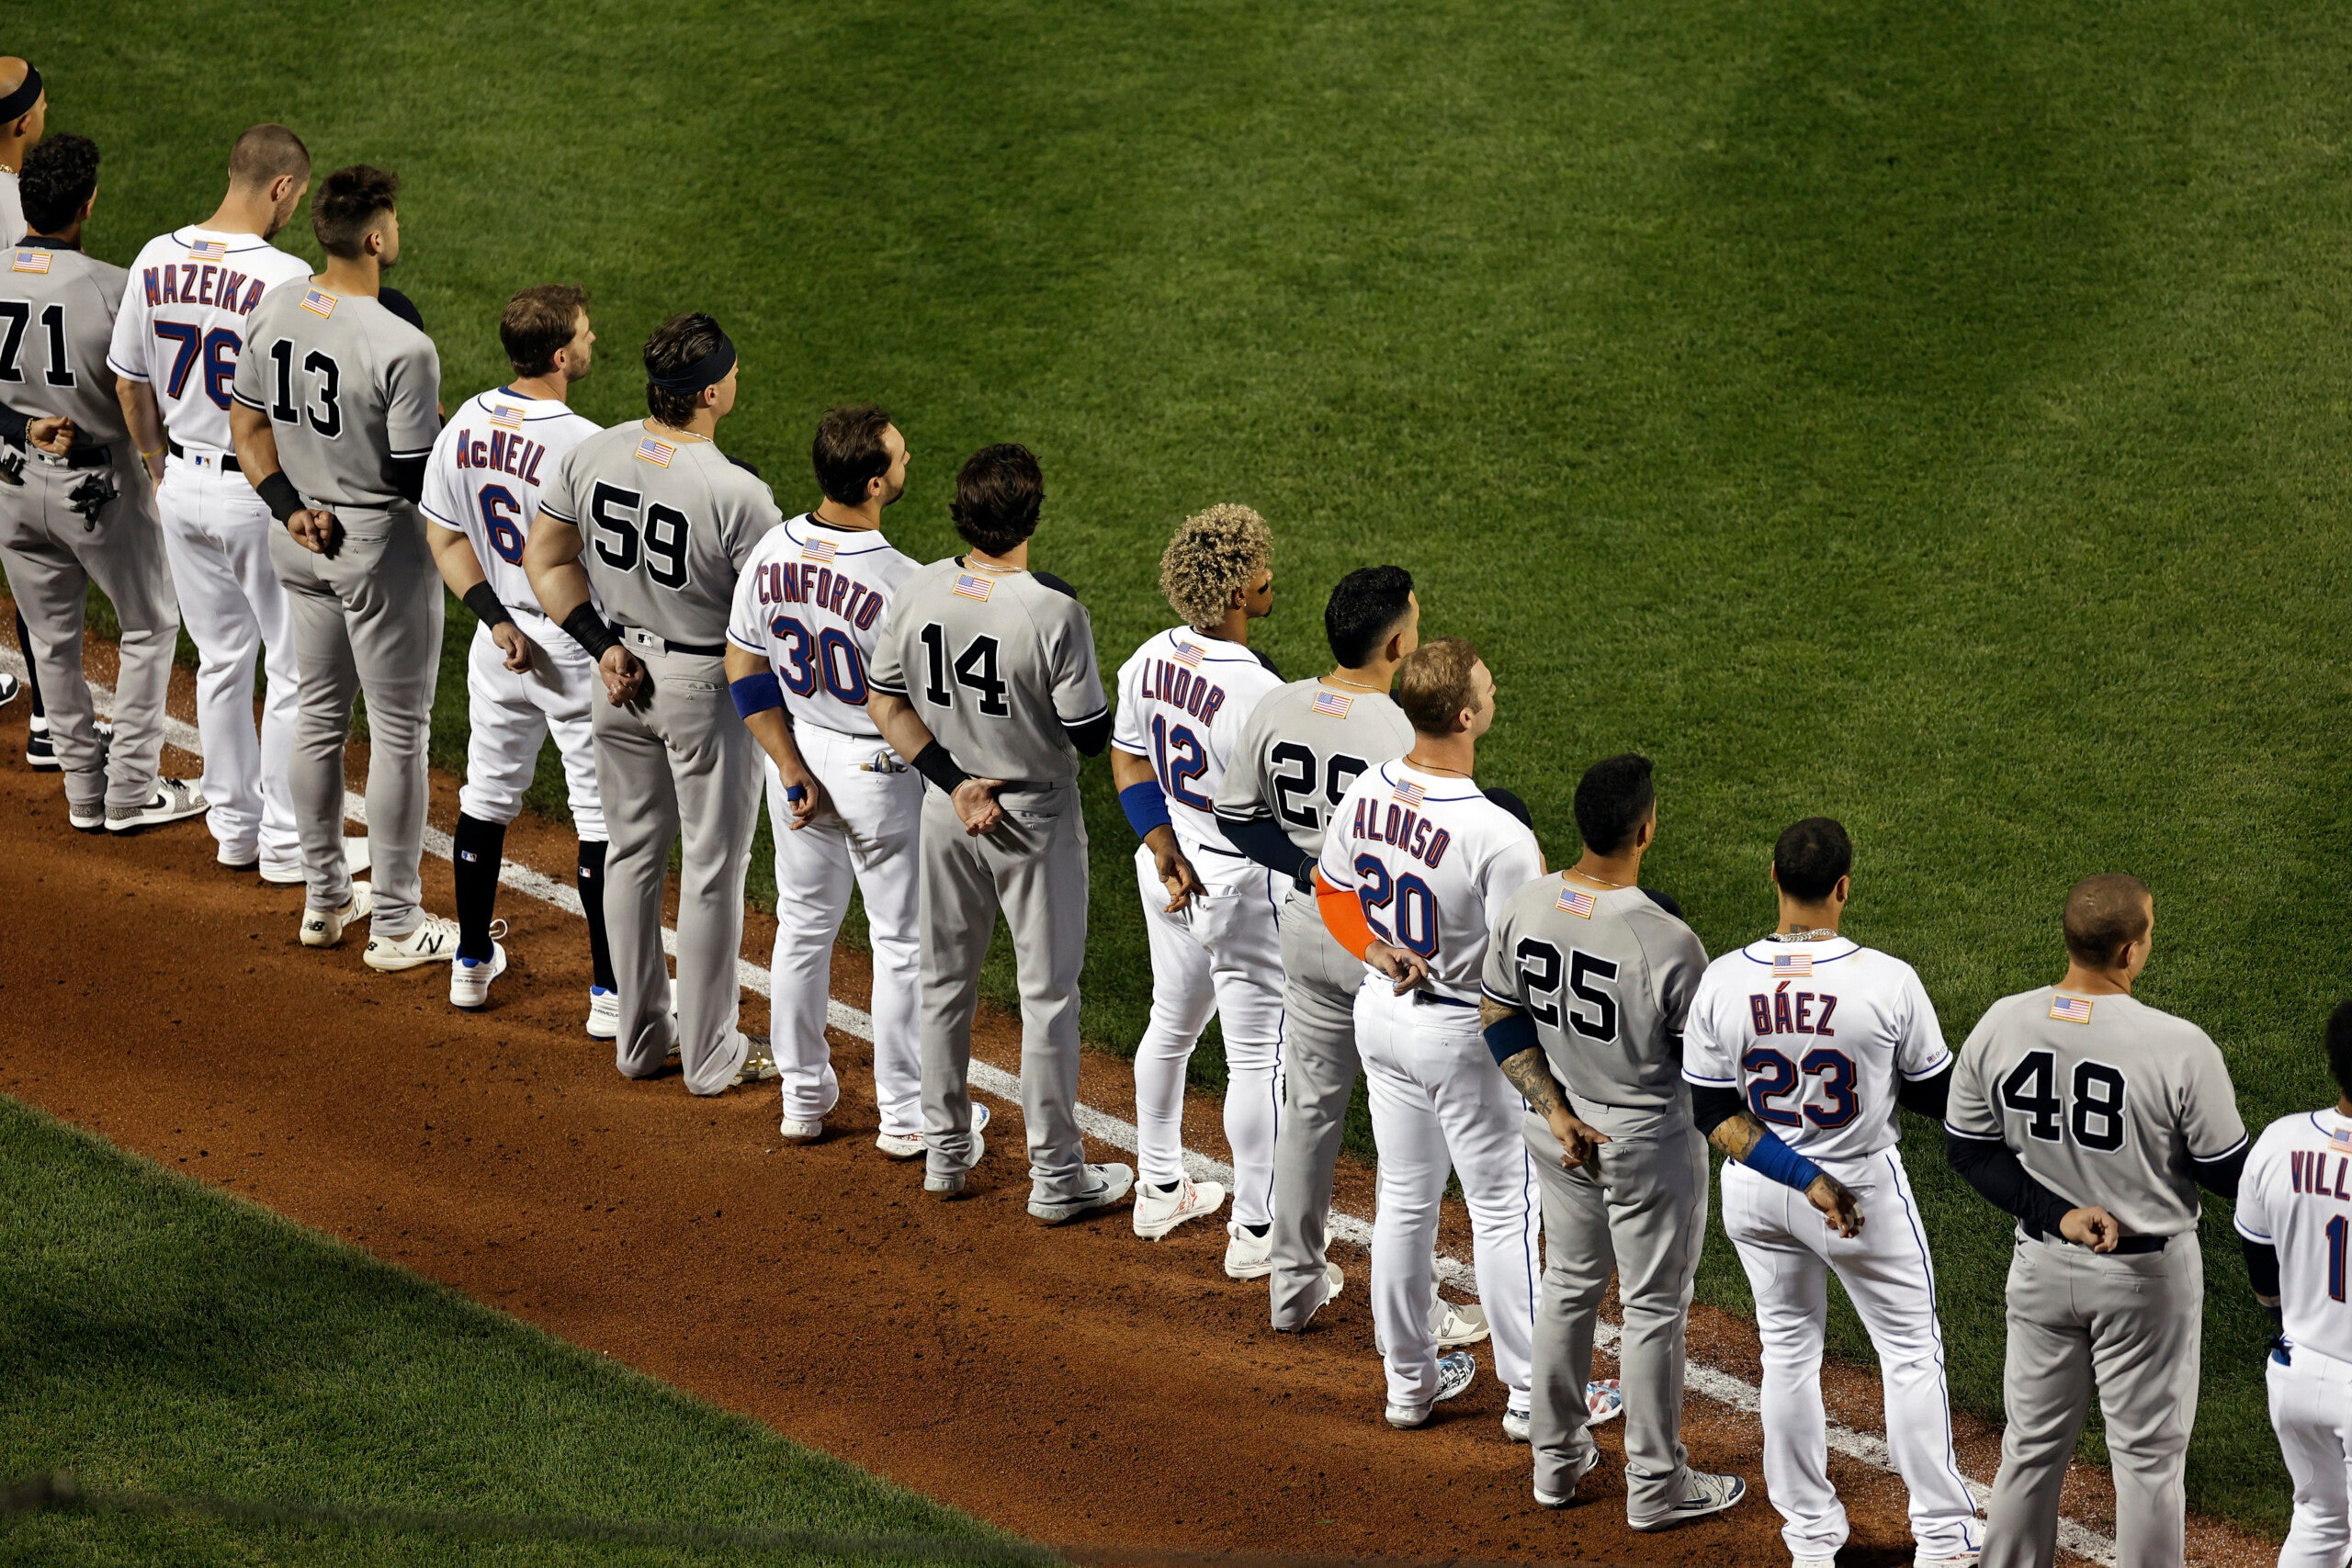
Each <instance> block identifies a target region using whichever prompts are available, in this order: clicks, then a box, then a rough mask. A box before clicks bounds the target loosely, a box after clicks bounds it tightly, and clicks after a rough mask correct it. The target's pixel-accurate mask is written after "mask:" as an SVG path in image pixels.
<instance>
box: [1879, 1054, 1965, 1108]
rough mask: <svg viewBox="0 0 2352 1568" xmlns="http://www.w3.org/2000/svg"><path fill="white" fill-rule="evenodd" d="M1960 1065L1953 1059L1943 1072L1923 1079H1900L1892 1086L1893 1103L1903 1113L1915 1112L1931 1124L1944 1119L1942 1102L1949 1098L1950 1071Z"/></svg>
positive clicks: (1946, 1064)
mask: <svg viewBox="0 0 2352 1568" xmlns="http://www.w3.org/2000/svg"><path fill="white" fill-rule="evenodd" d="M1959 1065H1960V1063H1959V1060H1958V1059H1957V1058H1954V1059H1953V1060H1951V1061H1949V1062H1946V1063H1945V1064H1944V1070H1943V1071H1942V1072H1939V1073H1933V1074H1930V1075H1929V1076H1928V1077H1924V1078H1916V1079H1915V1078H1901V1077H1898V1079H1897V1080H1896V1082H1895V1085H1894V1103H1895V1104H1897V1105H1900V1106H1901V1107H1903V1109H1904V1110H1905V1111H1917V1112H1918V1113H1919V1114H1920V1115H1922V1116H1925V1117H1926V1118H1928V1120H1929V1121H1931V1122H1940V1121H1942V1120H1943V1119H1944V1102H1945V1101H1946V1100H1950V1099H1951V1070H1952V1068H1954V1067H1956V1066H1959Z"/></svg>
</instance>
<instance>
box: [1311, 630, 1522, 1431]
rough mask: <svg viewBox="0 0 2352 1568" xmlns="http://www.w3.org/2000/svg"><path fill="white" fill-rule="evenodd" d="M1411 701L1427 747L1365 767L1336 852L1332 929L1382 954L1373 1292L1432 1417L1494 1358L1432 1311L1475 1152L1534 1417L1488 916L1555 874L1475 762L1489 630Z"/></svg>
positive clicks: (1401, 1374)
mask: <svg viewBox="0 0 2352 1568" xmlns="http://www.w3.org/2000/svg"><path fill="white" fill-rule="evenodd" d="M1397 706H1398V707H1400V708H1402V709H1403V710H1404V713H1405V716H1406V717H1407V718H1408V719H1409V720H1411V722H1412V726H1413V748H1412V750H1409V751H1408V752H1407V753H1406V754H1405V755H1404V756H1403V757H1401V758H1399V759H1397V761H1391V762H1383V763H1380V764H1378V765H1377V766H1374V767H1373V768H1372V769H1370V770H1369V771H1367V772H1366V773H1363V775H1362V776H1361V777H1359V778H1358V779H1357V780H1356V781H1355V782H1354V783H1353V784H1350V785H1349V786H1348V789H1347V793H1346V794H1345V795H1343V796H1341V798H1340V804H1339V807H1337V809H1336V810H1334V812H1333V813H1332V816H1331V831H1330V833H1329V835H1327V836H1326V838H1325V840H1324V843H1323V858H1322V861H1321V862H1320V863H1319V864H1318V865H1317V889H1318V893H1319V896H1320V897H1321V901H1322V907H1323V919H1324V923H1325V924H1326V925H1327V926H1328V927H1329V929H1330V931H1331V935H1332V937H1333V938H1334V940H1336V941H1337V942H1339V944H1340V946H1341V947H1343V948H1345V949H1347V950H1348V951H1349V952H1351V953H1357V954H1359V955H1360V956H1362V957H1363V959H1364V961H1365V962H1366V963H1367V964H1371V965H1372V966H1373V968H1374V969H1376V970H1377V971H1379V974H1378V975H1367V976H1364V979H1363V986H1362V988H1361V989H1359V990H1358V991H1357V993H1356V1020H1355V1021H1356V1030H1355V1032H1356V1041H1357V1044H1358V1048H1359V1049H1360V1050H1361V1051H1362V1052H1363V1068H1364V1079H1365V1086H1366V1088H1367V1089H1368V1090H1369V1092H1370V1095H1371V1100H1372V1133H1373V1138H1374V1141H1375V1142H1376V1143H1377V1144H1378V1145H1379V1146H1380V1197H1379V1207H1378V1208H1377V1210H1376V1211H1375V1213H1374V1219H1373V1228H1372V1310H1373V1321H1374V1326H1375V1327H1376V1328H1377V1329H1378V1330H1379V1335H1378V1337H1379V1339H1380V1341H1381V1346H1382V1360H1383V1362H1384V1363H1385V1366H1386V1368H1387V1381H1388V1409H1387V1416H1388V1423H1389V1425H1390V1426H1392V1427H1419V1426H1421V1425H1423V1424H1425V1423H1426V1422H1427V1421H1428V1420H1429V1418H1430V1411H1431V1410H1432V1409H1433V1408H1434V1407H1435V1406H1436V1405H1437V1404H1438V1402H1440V1401H1441V1400H1446V1399H1452V1398H1453V1396H1454V1395H1456V1394H1458V1393H1461V1392H1462V1391H1463V1390H1464V1389H1466V1388H1468V1387H1469V1386H1470V1383H1471V1382H1472V1380H1473V1379H1474V1378H1475V1377H1476V1375H1477V1366H1476V1362H1474V1361H1473V1360H1472V1359H1471V1357H1470V1354H1469V1352H1467V1351H1454V1352H1453V1353H1451V1354H1448V1355H1444V1356H1442V1357H1441V1356H1440V1355H1439V1353H1438V1348H1437V1344H1436V1338H1435V1336H1434V1335H1432V1334H1431V1332H1430V1298H1431V1292H1432V1289H1433V1283H1432V1277H1431V1271H1430V1247H1431V1246H1432V1244H1433V1243H1434V1242H1435V1241H1436V1239H1437V1223H1438V1205H1439V1203H1440V1202H1441V1201H1442V1200H1443V1198H1444V1196H1445V1182H1446V1177H1447V1176H1448V1175H1449V1174H1450V1173H1452V1172H1454V1171H1458V1172H1460V1174H1461V1177H1462V1195H1463V1198H1464V1201H1465V1202H1466V1204H1467V1205H1468V1207H1469V1210H1470V1224H1471V1230H1472V1233H1473V1235H1474V1238H1475V1247H1474V1257H1475V1260H1476V1267H1477V1270H1478V1299H1479V1302H1480V1303H1482V1304H1483V1305H1484V1307H1485V1309H1486V1315H1487V1327H1488V1329H1489V1331H1490V1332H1491V1333H1492V1335H1493V1337H1494V1346H1495V1376H1496V1377H1497V1379H1498V1381H1500V1382H1501V1383H1502V1384H1503V1386H1504V1387H1505V1388H1506V1389H1508V1390H1509V1391H1510V1392H1509V1395H1508V1400H1507V1406H1506V1408H1507V1411H1508V1412H1509V1414H1507V1415H1506V1417H1505V1420H1506V1423H1507V1424H1510V1425H1516V1424H1519V1423H1523V1422H1525V1420H1526V1419H1527V1413H1528V1370H1529V1369H1528V1354H1529V1349H1530V1342H1531V1340H1532V1337H1533V1332H1534V1319H1535V1281H1536V1274H1537V1271H1538V1269H1539V1268H1540V1267H1541V1265H1540V1264H1539V1262H1538V1260H1537V1252H1536V1231H1537V1225H1538V1210H1539V1203H1538V1201H1537V1197H1536V1189H1535V1171H1534V1162H1533V1161H1532V1159H1531V1158H1530V1157H1529V1156H1528V1153H1527V1145H1526V1144H1525V1142H1524V1141H1523V1140H1522V1139H1521V1134H1520V1118H1521V1113H1522V1112H1523V1111H1525V1110H1526V1106H1525V1104H1524V1102H1523V1101H1521V1099H1520V1097H1519V1093H1518V1091H1517V1090H1515V1089H1512V1088H1511V1087H1510V1082H1509V1081H1508V1080H1506V1079H1505V1078H1504V1077H1503V1075H1502V1073H1501V1071H1500V1069H1498V1067H1497V1066H1495V1060H1494V1057H1493V1055H1490V1054H1489V1053H1488V1051H1487V1043H1486V1039H1485V1037H1484V1034H1483V1032H1482V1030H1481V1026H1480V1024H1479V1021H1478V1001H1477V997H1478V983H1479V977H1480V974H1481V972H1482V971H1483V970H1484V969H1485V967H1486V960H1487V932H1488V931H1490V930H1491V929H1492V928H1493V925H1494V923H1495V922H1496V921H1497V920H1498V919H1500V918H1501V916H1502V913H1503V910H1504V908H1505V906H1506V905H1507V904H1508V903H1509V901H1510V897H1511V895H1513V894H1514V893H1516V892H1518V891H1519V890H1520V889H1521V887H1524V886H1527V884H1529V883H1530V882H1532V881H1534V880H1535V879H1536V878H1537V877H1539V876H1541V875H1543V874H1544V852H1543V850H1542V849H1541V848H1540V847H1538V845H1537V844H1536V841H1535V835H1534V833H1533V832H1532V831H1531V830H1530V829H1529V828H1528V826H1527V824H1526V823H1525V822H1524V821H1522V820H1521V819H1520V818H1518V817H1516V816H1514V815H1513V814H1512V813H1511V812H1510V810H1508V809H1507V808H1506V807H1503V806H1501V805H1499V804H1498V803H1497V802H1496V801H1494V800H1490V799H1488V798H1487V795H1485V793H1483V792H1482V791H1481V790H1480V789H1479V788H1478V785H1477V784H1476V781H1475V779H1474V777H1473V774H1474V773H1476V767H1477V759H1478V740H1479V738H1480V737H1482V736H1484V735H1485V734H1486V733H1487V729H1488V728H1490V727H1492V725H1493V724H1494V720H1495V682H1494V677H1493V676H1492V675H1490V674H1489V673H1488V672H1487V666H1486V664H1485V662H1484V661H1483V660H1480V659H1479V657H1478V650H1477V649H1475V648H1473V647H1472V646H1471V645H1470V644H1469V643H1467V642H1464V641H1463V640H1462V639H1461V638H1460V637H1442V638H1440V639H1438V640H1437V641H1435V642H1429V643H1423V644H1422V645H1421V646H1420V647H1419V649H1416V650H1415V651H1414V652H1413V654H1412V655H1411V656H1410V657H1409V658H1408V659H1407V660H1405V661H1404V662H1403V664H1401V665H1400V666H1399V667H1398V668H1397ZM1384 976H1385V978H1384ZM1391 982H1393V984H1392V983H1391Z"/></svg>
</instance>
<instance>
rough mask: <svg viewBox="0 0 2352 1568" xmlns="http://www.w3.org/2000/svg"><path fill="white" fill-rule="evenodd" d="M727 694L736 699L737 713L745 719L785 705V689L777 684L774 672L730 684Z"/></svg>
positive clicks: (749, 676) (759, 674)
mask: <svg viewBox="0 0 2352 1568" xmlns="http://www.w3.org/2000/svg"><path fill="white" fill-rule="evenodd" d="M727 694H728V695H729V696H731V697H733V698H734V699H735V711H736V712H737V713H739V714H741V715H742V716H744V717H745V718H749V717H751V716H752V715H753V714H755V713H765V712H767V711H768V710H769V709H770V708H780V707H782V706H783V705H784V687H783V686H782V685H781V684H779V683H778V682H777V681H776V678H775V671H773V670H763V671H760V672H759V673H758V674H756V675H746V676H744V677H743V678H742V679H741V680H740V681H730V682H728V683H727Z"/></svg>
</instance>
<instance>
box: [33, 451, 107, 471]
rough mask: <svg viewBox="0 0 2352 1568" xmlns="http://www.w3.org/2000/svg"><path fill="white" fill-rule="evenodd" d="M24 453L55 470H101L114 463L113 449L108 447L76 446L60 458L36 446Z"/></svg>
mask: <svg viewBox="0 0 2352 1568" xmlns="http://www.w3.org/2000/svg"><path fill="white" fill-rule="evenodd" d="M25 451H26V452H27V453H28V455H30V456H31V457H36V458H38V459H40V461H41V462H44V463H48V464H50V465H51V466H52V467H56V468H105V467H106V466H107V464H109V463H111V462H113V461H114V449H113V448H112V447H108V446H76V447H74V449H73V450H71V451H69V452H67V453H66V454H65V456H63V457H59V456H58V455H57V454H56V453H54V452H44V451H42V450H41V449H40V447H38V446H28V447H26V448H25Z"/></svg>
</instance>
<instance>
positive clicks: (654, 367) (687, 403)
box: [645, 310, 727, 430]
mask: <svg viewBox="0 0 2352 1568" xmlns="http://www.w3.org/2000/svg"><path fill="white" fill-rule="evenodd" d="M726 336H727V334H726V333H723V332H721V331H719V330H718V322H717V321H713V320H712V319H711V318H710V317H708V316H706V315H704V314H703V313H702V312H701V311H699V310H690V311H687V312H686V313H685V314H684V315H677V316H673V317H671V318H670V319H669V320H668V321H664V322H662V324H661V325H660V326H658V327H656V328H654V329H653V335H652V336H651V337H650V338H647V339H646V340H645V374H646V376H647V377H648V379H647V381H646V383H645V412H648V413H650V414H651V415H652V416H653V417H654V418H655V419H658V420H660V421H661V422H662V423H663V424H666V425H668V426H669V427H670V428H671V429H673V430H683V429H684V428H685V427H686V424H687V423H688V422H689V421H691V420H692V419H693V418H694V417H695V414H696V413H698V412H701V410H702V393H701V392H700V391H699V390H697V391H692V392H679V391H673V390H672V389H669V388H667V387H657V386H655V385H654V384H653V382H652V380H651V379H650V378H652V377H655V376H675V375H678V374H680V373H681V372H683V371H684V370H688V369H690V368H692V367H694V366H695V364H697V363H699V362H700V361H701V360H702V358H703V357H704V356H705V355H708V354H710V353H712V352H713V351H715V350H716V349H717V348H718V344H719V342H720V340H722V339H724V338H725V337H726Z"/></svg>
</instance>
